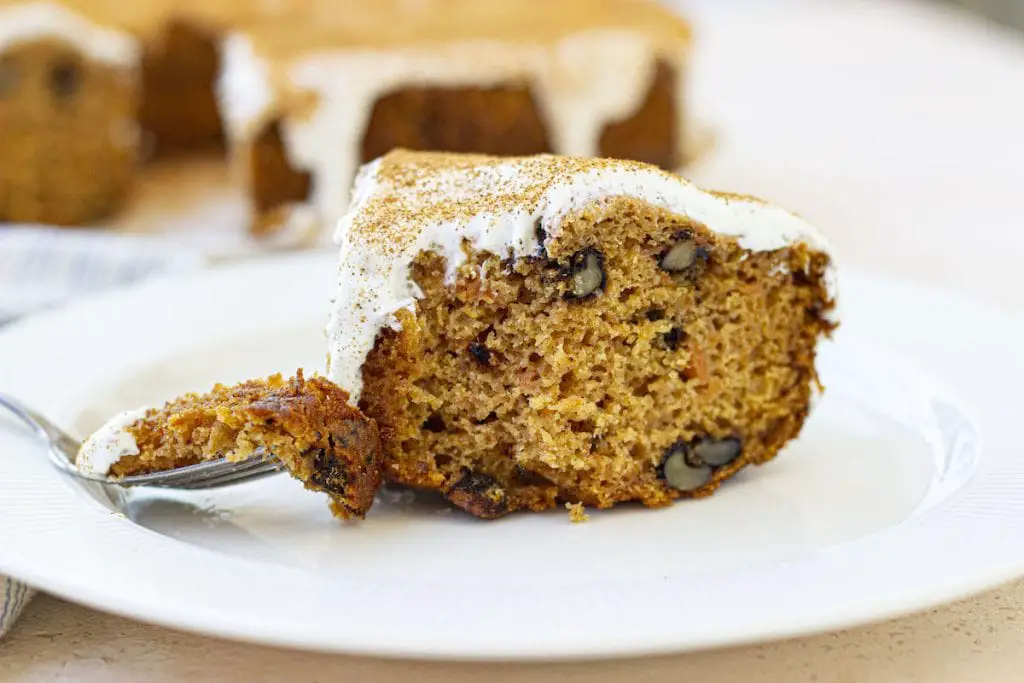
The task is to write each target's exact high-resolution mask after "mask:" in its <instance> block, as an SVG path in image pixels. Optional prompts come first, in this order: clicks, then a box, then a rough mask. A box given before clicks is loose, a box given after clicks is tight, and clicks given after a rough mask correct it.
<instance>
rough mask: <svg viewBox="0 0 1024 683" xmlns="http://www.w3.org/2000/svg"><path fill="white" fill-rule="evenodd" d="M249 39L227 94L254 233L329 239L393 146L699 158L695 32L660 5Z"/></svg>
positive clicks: (320, 25) (587, 3) (305, 22)
mask: <svg viewBox="0 0 1024 683" xmlns="http://www.w3.org/2000/svg"><path fill="white" fill-rule="evenodd" d="M325 7H329V8H330V10H329V11H316V10H310V11H309V12H308V13H305V14H303V15H301V16H296V17H292V18H289V19H286V20H281V21H272V22H259V23H253V24H250V25H248V26H241V27H239V28H238V29H237V30H236V31H235V32H234V33H233V34H232V35H231V36H229V37H228V38H227V40H226V41H225V43H224V50H223V59H224V70H223V75H222V78H221V94H222V102H223V106H224V112H225V120H226V123H227V125H228V129H229V130H228V133H229V136H230V138H231V139H232V140H233V141H234V142H235V143H236V148H237V151H238V155H237V156H238V159H239V161H240V163H241V166H242V167H243V169H244V171H245V172H244V174H243V175H244V176H245V177H246V178H248V194H249V197H250V200H251V203H252V206H253V209H254V213H255V220H254V222H253V230H254V233H255V234H257V235H270V234H273V233H275V232H279V231H284V232H286V233H287V234H295V235H301V234H304V233H310V234H315V233H316V231H318V230H319V229H320V228H326V230H325V232H327V233H328V234H329V231H330V229H331V227H332V226H333V225H334V224H335V223H336V222H337V220H338V219H339V218H340V217H341V215H342V214H343V213H344V211H345V207H346V206H347V204H348V190H349V187H350V185H351V183H352V180H353V178H354V175H355V171H356V169H357V168H358V166H359V164H360V163H361V162H363V161H369V160H371V159H374V158H376V157H377V156H379V155H381V154H384V153H386V152H388V151H390V150H391V149H393V148H396V147H403V148H409V149H423V150H446V151H451V152H480V153H488V154H505V155H514V154H533V153H539V152H557V153H559V154H572V155H576V156H610V157H618V158H625V159H638V160H641V161H646V162H650V163H654V164H657V165H660V166H663V167H666V168H675V167H677V166H679V165H681V164H682V163H683V162H684V161H685V159H686V156H687V154H688V152H687V150H686V140H687V138H686V135H685V133H686V131H685V130H684V128H685V113H686V112H685V107H684V103H685V92H684V91H685V88H684V78H685V75H686V69H687V65H688V59H689V52H690V30H689V26H688V25H687V24H686V22H685V21H684V20H683V19H682V18H681V17H680V16H679V15H678V14H676V13H675V12H673V11H672V10H670V9H668V8H665V7H663V6H660V5H659V4H658V3H657V2H653V1H652V0H558V2H551V1H550V0H515V1H514V2H509V1H508V0H421V1H420V2H415V3H413V2H405V1H402V0H377V1H367V0H363V1H361V2H349V3H343V4H342V5H341V6H338V5H337V4H333V3H332V4H327V5H325Z"/></svg>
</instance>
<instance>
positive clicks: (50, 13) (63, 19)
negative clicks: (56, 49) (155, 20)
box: [0, 0, 141, 68]
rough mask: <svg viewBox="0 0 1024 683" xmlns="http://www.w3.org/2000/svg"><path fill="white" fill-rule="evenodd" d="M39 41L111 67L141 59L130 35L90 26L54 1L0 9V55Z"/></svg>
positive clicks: (139, 51) (15, 5)
mask: <svg viewBox="0 0 1024 683" xmlns="http://www.w3.org/2000/svg"><path fill="white" fill-rule="evenodd" d="M43 39H56V40H60V41H62V42H64V43H67V44H68V45H70V46H72V47H73V48H75V49H76V50H78V51H79V52H81V53H82V54H83V55H85V56H86V57H88V58H89V59H93V60H96V61H97V62H102V63H105V64H109V65H112V66H119V67H126V68H130V67H134V66H135V65H137V64H138V62H139V58H140V56H141V47H140V45H139V42H138V41H137V40H136V39H135V38H133V37H132V36H131V35H129V34H127V33H124V32H121V31H118V30H115V29H111V28H104V27H102V26H99V25H97V24H94V23H92V22H91V21H89V20H88V19H86V18H85V17H84V16H82V15H80V14H77V13H75V12H73V11H71V10H69V9H66V8H65V7H62V6H61V5H59V4H57V3H56V2H50V1H49V0H43V1H40V2H26V3H23V4H14V5H8V6H3V7H0V52H3V51H4V50H5V49H7V48H9V47H12V46H15V45H20V44H25V43H29V42H33V41H36V40H43Z"/></svg>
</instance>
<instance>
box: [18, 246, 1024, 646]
mask: <svg viewBox="0 0 1024 683" xmlns="http://www.w3.org/2000/svg"><path fill="white" fill-rule="evenodd" d="M332 279H333V259H324V258H321V257H311V256H305V257H294V258H289V259H285V260H278V261H274V262H264V263H256V264H249V265H245V266H237V267H232V268H228V269H223V270H216V271H212V272H207V273H204V274H199V275H196V276H191V277H188V278H183V279H178V280H175V281H161V282H155V283H151V284H147V285H143V286H141V287H138V288H136V289H133V290H129V291H124V292H118V293H113V294H106V295H103V296H100V297H97V298H93V299H91V300H89V301H86V302H84V303H81V304H78V305H75V306H73V307H71V308H68V309H65V310H62V311H56V312H52V313H47V314H44V315H41V316H38V317H36V318H34V319H28V320H25V321H23V322H20V323H16V324H15V325H13V326H12V327H11V328H9V329H7V330H4V331H3V332H0V389H2V390H4V391H9V392H11V393H13V394H15V395H18V396H21V397H22V398H23V399H24V400H26V401H27V402H29V403H30V404H32V405H34V406H36V407H38V408H39V409H40V410H42V411H45V412H46V413H48V414H50V415H52V416H53V417H54V418H55V419H57V420H58V421H60V422H61V423H63V424H66V425H67V426H68V427H69V428H70V429H72V430H74V431H77V432H78V433H79V434H84V433H86V432H87V431H89V430H91V429H92V428H94V427H96V426H98V425H99V424H100V423H101V422H102V421H103V420H104V419H105V418H106V417H107V416H109V415H110V414H111V413H112V412H114V411H116V410H118V409H121V408H125V407H129V406H135V405H137V404H139V403H146V402H154V401H160V400H162V399H166V398H169V397H171V396H173V395H175V394H177V393H179V392H181V391H185V390H189V389H205V388H208V387H209V385H210V384H212V383H213V382H214V381H234V380H239V379H242V378H246V377H250V376H254V375H261V374H266V373H270V372H272V371H276V370H283V371H290V370H293V369H294V368H296V367H299V366H304V367H305V368H307V369H309V370H314V369H318V368H320V367H321V366H322V363H323V357H324V348H323V347H324V343H323V339H322V333H321V327H322V323H323V319H324V312H325V310H326V307H327V301H328V298H329V297H330V295H331V281H332ZM841 284H842V296H843V302H842V309H843V315H844V318H845V323H844V327H843V328H842V330H841V332H840V333H839V335H838V336H837V339H836V341H835V343H834V344H830V345H827V346H826V347H825V348H824V349H823V350H822V353H821V359H820V360H821V362H820V367H821V370H822V375H823V379H824V381H825V383H826V384H827V385H828V390H827V392H826V394H825V396H824V398H823V399H822V400H821V402H820V404H819V405H818V407H817V409H816V411H815V413H814V415H813V416H812V418H811V419H810V421H809V422H808V424H807V426H806V429H805V430H804V433H803V435H802V436H801V437H800V439H799V440H798V441H796V442H795V443H793V444H792V445H791V446H790V447H789V448H787V449H786V450H785V451H784V452H783V453H782V454H781V455H780V456H779V457H778V458H777V460H776V461H775V462H773V463H771V464H770V465H768V466H766V467H763V468H757V469H753V470H750V471H746V472H744V473H743V474H742V475H741V476H740V477H738V478H737V479H736V480H735V481H734V482H732V483H731V484H730V485H727V486H726V487H724V489H723V490H722V491H720V492H719V494H718V495H716V496H715V497H714V498H711V499H709V500H705V501H698V502H685V503H680V504H677V505H675V506H673V507H671V508H668V509H664V510H655V511H648V510H643V509H640V508H638V507H623V508H620V509H617V510H614V511H610V512H595V513H593V514H592V517H591V520H590V521H589V522H588V523H586V524H580V525H573V524H570V523H569V521H568V518H567V515H566V514H565V512H564V511H558V512H553V513H551V514H541V515H525V514H524V515H514V516H511V517H509V518H506V519H503V520H500V521H497V522H489V523H485V522H480V521H477V520H474V519H471V518H469V517H467V516H465V515H462V514H456V513H452V512H450V511H449V510H448V509H447V508H446V507H445V506H443V505H441V504H439V503H438V502H437V501H436V500H434V499H432V498H430V497H427V496H424V497H421V498H416V497H412V496H410V495H408V494H398V493H389V492H385V493H383V494H382V495H381V500H380V501H379V503H378V505H377V506H376V507H375V508H374V510H373V512H372V513H371V515H370V517H369V519H368V520H367V521H366V522H364V523H361V524H348V525H346V524H340V523H338V522H336V521H334V520H332V519H331V517H330V515H329V514H328V510H327V506H326V504H325V503H324V500H323V499H322V498H321V497H319V496H318V495H314V494H310V493H307V492H305V491H303V490H302V489H301V487H300V486H299V485H298V484H297V483H296V482H294V481H292V480H291V479H289V478H288V477H286V476H282V477H280V478H276V479H272V480H269V481H263V482H256V483H252V484H248V485H243V486H239V487H236V488H234V489H229V490H224V491H220V492H216V493H213V494H209V493H207V494H202V495H198V494H178V495H170V494H155V493H148V494H140V493H136V494H131V495H128V496H127V497H124V498H116V497H115V498H111V497H108V496H106V495H104V494H103V493H102V492H101V491H97V490H91V489H87V488H83V487H82V486H80V485H78V484H76V483H73V482H71V481H69V480H66V479H63V478H62V477H61V476H59V475H58V474H57V473H56V472H54V471H52V470H51V469H50V467H49V465H48V464H47V462H46V460H45V458H44V456H43V453H42V451H41V450H40V449H39V448H38V447H37V446H36V445H35V444H34V443H33V442H32V441H31V440H30V439H29V438H28V436H27V435H25V434H24V433H23V432H21V431H18V430H16V429H15V428H13V426H10V427H9V426H8V423H7V422H6V421H5V422H4V423H3V424H2V425H0V426H3V428H2V429H0V453H2V454H3V457H0V572H5V573H9V574H11V575H12V576H15V577H17V578H21V579H23V580H25V581H27V582H30V583H32V584H33V585H35V586H37V587H39V588H42V589H44V590H47V591H51V592H53V593H56V594H59V595H62V596H65V597H67V598H69V599H72V600H75V601H78V602H82V603H85V604H88V605H91V606H94V607H97V608H100V609H105V610H109V611H113V612H118V613H121V614H125V615H128V616H132V617H135V618H138V619H142V620H146V621H152V622H156V623H161V624H166V625H170V626H175V627H180V628H185V629H190V630H195V631H201V632H205V633H209V634H214V635H219V636H226V637H231V638H238V639H244V640H252V641H258V642H262V643H269V644H277V645H284V646H294V647H301V648H308V649H316V650H327V651H340V652H352V653H365V654H376V655H387V656H416V657H436V658H504V659H520V658H521V659H541V658H572V657H588V658H589V657H602V656H611V655H634V654H642V653H652V652H668V651H677V650H684V649H696V648H705V647H710V646H719V645H725V644H735V643H741V642H749V641H755V640H763V639H769V638H779V637H784V636H792V635H797V634H804V633H810V632H814V631H821V630H825V629H834V628H839V627H845V626H850V625H853V624H857V623H860V622H864V621H868V620H873V619H879V618H882V617H886V616H891V615H895V614H898V613H903V612H907V611H910V610H915V609H920V608H923V607H925V606H929V605H933V604H936V603H939V602H943V601H947V600H951V599H954V598H957V597H960V596H963V595H966V594H968V593H971V592H974V591H978V590H981V589H983V588H986V587H988V586H992V585H993V584H996V583H998V582H1000V581H1003V580H1005V579H1009V578H1011V577H1014V576H1017V575H1019V574H1021V573H1024V544H1021V543H1020V538H1021V537H1022V533H1024V496H1022V495H1021V493H1022V491H1024V487H1022V484H1024V458H1022V457H1021V454H1020V447H1019V441H1018V431H1017V429H1018V424H1019V421H1020V420H1019V401H1018V395H1017V394H1016V390H1017V387H1020V386H1022V385H1024V363H1022V361H1021V360H1020V356H1019V354H1017V353H1016V349H1019V348H1020V347H1021V346H1024V322H1020V321H1017V320H1014V319H1011V318H1007V317H1004V316H1003V315H1001V314H999V313H997V312H994V311H992V310H988V309H986V308H985V307H984V306H981V305H978V304H975V303H972V302H970V301H967V300H963V299H959V298H957V297H955V296H951V295H948V294H943V293H936V292H933V291H928V290H926V289H923V288H919V287H916V286H911V285H906V284H899V283H894V282H891V281H887V280H883V279H878V278H874V277H870V276H866V275H861V274H854V273H848V274H847V275H846V277H845V278H844V279H843V281H842V283H841Z"/></svg>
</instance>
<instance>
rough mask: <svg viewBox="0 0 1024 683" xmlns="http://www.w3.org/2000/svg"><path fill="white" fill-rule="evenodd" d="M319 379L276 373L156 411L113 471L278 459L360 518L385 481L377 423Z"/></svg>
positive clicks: (346, 513)
mask: <svg viewBox="0 0 1024 683" xmlns="http://www.w3.org/2000/svg"><path fill="white" fill-rule="evenodd" d="M348 398H349V397H348V394H347V393H346V392H344V391H343V390H342V389H340V388H339V387H338V386H337V385H335V384H333V383H331V382H329V381H327V380H326V379H323V378H321V377H312V378H310V379H306V378H305V377H304V375H303V373H302V371H301V370H299V371H298V373H297V374H296V376H295V377H292V378H290V379H283V378H282V377H281V375H274V376H272V377H269V378H267V379H266V380H251V381H248V382H243V383H241V384H237V385H234V386H230V387H229V386H223V385H217V386H215V387H214V388H213V390H212V391H211V392H209V393H206V394H187V395H185V396H182V397H180V398H178V399H175V400H174V401H171V402H170V403H168V404H167V405H165V406H164V407H163V408H160V409H156V410H150V411H149V412H148V413H147V414H146V416H145V418H143V419H142V420H140V421H138V422H136V423H135V424H134V425H132V426H131V427H129V428H128V431H129V432H130V433H131V434H132V435H133V436H134V437H135V440H136V443H137V444H138V447H139V451H140V452H139V455H137V456H126V457H124V458H122V459H121V460H119V461H118V462H117V463H115V465H114V466H113V468H111V473H112V474H113V475H115V476H127V475H132V474H141V473H144V472H152V471H158V470H162V469H168V468H172V467H181V466H184V465H189V464H196V463H198V462H201V461H203V460H211V459H216V458H222V457H223V458H228V459H229V460H243V459H245V458H248V457H250V456H252V455H254V454H257V452H258V451H261V450H262V451H264V452H269V453H272V454H273V455H274V456H275V457H277V458H279V459H280V460H281V461H282V462H283V463H284V464H285V465H286V466H287V467H288V470H289V471H290V472H291V474H292V475H293V476H294V477H295V478H297V479H299V480H300V481H302V482H303V484H305V486H306V488H308V489H310V490H313V491H323V492H326V493H327V494H329V495H330V496H331V499H332V509H333V510H334V512H335V514H337V515H338V516H340V517H345V518H349V517H355V518H361V517H363V516H365V514H366V512H367V511H368V510H369V509H370V506H371V505H372V504H373V498H374V494H375V493H376V492H377V489H378V488H379V487H380V483H381V464H380V447H379V440H378V436H377V426H376V424H375V423H374V422H373V421H372V420H370V419H368V418H367V417H366V416H365V415H363V414H362V413H361V412H359V410H358V409H356V408H354V407H352V406H351V405H349V403H348Z"/></svg>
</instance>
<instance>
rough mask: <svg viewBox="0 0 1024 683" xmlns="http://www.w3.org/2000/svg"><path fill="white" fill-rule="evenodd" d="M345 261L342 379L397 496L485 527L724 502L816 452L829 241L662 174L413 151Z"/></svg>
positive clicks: (799, 224) (400, 158) (342, 229)
mask: <svg viewBox="0 0 1024 683" xmlns="http://www.w3.org/2000/svg"><path fill="white" fill-rule="evenodd" d="M336 239H337V242H338V244H339V245H340V249H341V257H340V266H339V284H338V293H337V296H336V298H335V301H334V304H333V310H332V314H331V318H330V323H329V327H328V336H329V342H330V353H329V360H330V370H329V376H330V378H331V379H332V380H333V381H335V382H337V383H338V384H339V385H340V386H341V387H343V388H344V389H345V390H346V391H348V392H350V393H351V395H352V396H353V398H354V399H358V400H359V405H360V407H361V409H362V410H363V411H364V412H365V413H366V414H367V415H368V416H369V417H371V418H373V419H375V420H376V421H377V423H378V425H379V427H380V434H381V439H382V449H383V461H384V476H385V479H386V480H389V481H391V482H397V483H400V484H404V485H409V486H414V487H420V488H424V489H434V490H437V491H440V492H441V493H442V494H443V495H445V496H446V497H447V498H448V499H449V500H450V501H451V502H452V503H453V504H455V505H457V506H459V507H462V508H464V509H465V510H467V511H469V512H470V513H472V514H474V515H476V516H478V517H483V518H495V517H500V516H502V515H505V514H507V513H509V512H513V511H515V510H545V509H549V508H553V507H555V506H556V505H562V504H565V503H572V504H577V503H582V504H584V505H587V506H596V507H599V508H606V507H610V506H613V505H615V504H617V503H621V502H626V501H640V502H642V503H643V504H645V505H647V506H652V507H658V506H664V505H668V504H670V503H672V502H673V501H675V500H676V499H679V498H695V497H701V496H706V495H709V494H711V493H712V492H714V491H715V490H716V489H717V488H718V487H719V486H720V485H721V484H722V483H723V482H724V481H725V480H727V479H728V478H730V477H732V476H733V475H735V474H736V473H737V472H739V471H740V470H741V469H743V468H745V467H747V466H748V465H758V464H762V463H765V462H767V461H769V460H771V459H772V458H773V457H775V455H776V454H778V452H779V450H780V449H781V448H782V447H783V446H784V445H785V444H786V443H787V442H788V441H790V440H791V439H793V438H795V437H796V436H797V435H798V434H799V433H800V430H801V427H802V426H803V424H804V421H805V419H806V418H807V416H808V413H809V411H810V407H811V399H812V395H813V393H814V391H815V390H816V388H817V387H818V386H819V385H818V377H817V373H816V371H815V365H814V361H815V352H816V348H817V345H818V343H819V341H820V340H821V339H822V338H823V337H825V336H827V335H828V334H829V333H830V332H831V331H832V330H833V328H834V327H835V326H836V320H835V316H834V306H835V280H834V273H833V264H832V257H831V255H830V252H829V247H828V244H827V242H826V240H825V238H824V237H823V236H822V235H821V234H819V232H818V231H817V230H815V229H814V228H813V227H811V226H810V225H809V224H808V223H806V222H805V221H804V220H802V219H801V218H799V217H797V216H796V215H794V214H792V213H790V212H788V211H785V210H783V209H781V208H778V207H775V206H772V205H769V204H767V203H764V202H762V201H760V200H757V199H753V198H750V197H743V196H737V195H730V194H721V193H715V192H707V191H704V190H701V189H699V188H697V187H695V186H693V185H691V184H690V183H688V182H686V181H685V180H683V179H681V178H679V177H677V176H675V175H672V174H670V173H667V172H665V171H662V170H660V169H658V168H656V167H654V166H649V165H645V164H640V163H634V162H625V161H609V160H593V159H587V160H584V159H574V158H566V157H558V156H550V155H541V156H533V157H519V158H498V157H487V156H472V155H467V156H462V155H451V154H439V153H415V152H408V151H396V152H393V153H390V154H388V155H386V156H384V157H383V158H381V159H379V160H377V161H375V162H373V163H371V164H369V165H367V166H365V167H364V168H363V169H362V171H361V172H360V174H359V178H358V180H357V182H356V185H355V189H354V200H353V204H352V207H351V209H350V211H349V212H348V213H347V215H345V217H344V218H343V219H342V221H341V223H340V225H339V227H338V230H337V235H336Z"/></svg>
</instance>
